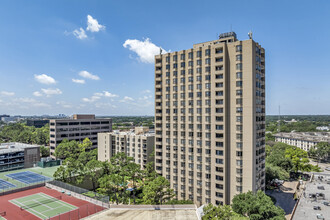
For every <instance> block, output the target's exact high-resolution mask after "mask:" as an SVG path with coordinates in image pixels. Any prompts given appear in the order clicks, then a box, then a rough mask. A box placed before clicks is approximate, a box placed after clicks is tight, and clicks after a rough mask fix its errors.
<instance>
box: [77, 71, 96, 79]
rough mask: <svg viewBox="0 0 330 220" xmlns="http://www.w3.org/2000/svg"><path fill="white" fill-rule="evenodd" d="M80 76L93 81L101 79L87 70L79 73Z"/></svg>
mask: <svg viewBox="0 0 330 220" xmlns="http://www.w3.org/2000/svg"><path fill="white" fill-rule="evenodd" d="M79 76H81V77H84V78H86V79H92V80H99V79H100V77H98V76H97V75H93V74H91V73H89V72H87V71H85V70H83V71H80V72H79Z"/></svg>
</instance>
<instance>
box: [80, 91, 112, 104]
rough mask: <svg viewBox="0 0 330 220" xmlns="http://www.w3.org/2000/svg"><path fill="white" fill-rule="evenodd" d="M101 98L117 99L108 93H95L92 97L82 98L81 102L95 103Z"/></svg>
mask: <svg viewBox="0 0 330 220" xmlns="http://www.w3.org/2000/svg"><path fill="white" fill-rule="evenodd" d="M101 97H107V98H115V97H118V95H116V94H112V93H110V92H108V91H103V92H95V93H94V95H93V96H92V97H91V98H83V99H82V100H83V101H84V102H95V101H97V100H99V99H101Z"/></svg>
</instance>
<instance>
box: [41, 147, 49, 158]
mask: <svg viewBox="0 0 330 220" xmlns="http://www.w3.org/2000/svg"><path fill="white" fill-rule="evenodd" d="M40 154H41V157H49V155H50V149H49V147H45V146H40Z"/></svg>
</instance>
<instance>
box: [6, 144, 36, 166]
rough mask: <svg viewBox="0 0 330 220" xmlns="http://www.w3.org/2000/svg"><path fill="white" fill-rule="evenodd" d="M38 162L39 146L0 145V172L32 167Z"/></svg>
mask: <svg viewBox="0 0 330 220" xmlns="http://www.w3.org/2000/svg"><path fill="white" fill-rule="evenodd" d="M38 161H40V146H37V145H30V144H22V143H16V142H13V143H2V144H0V172H2V171H10V170H17V169H22V168H30V167H33V166H34V164H36V163H37V162H38Z"/></svg>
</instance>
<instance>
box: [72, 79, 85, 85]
mask: <svg viewBox="0 0 330 220" xmlns="http://www.w3.org/2000/svg"><path fill="white" fill-rule="evenodd" d="M72 82H74V83H78V84H85V80H84V79H72Z"/></svg>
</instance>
